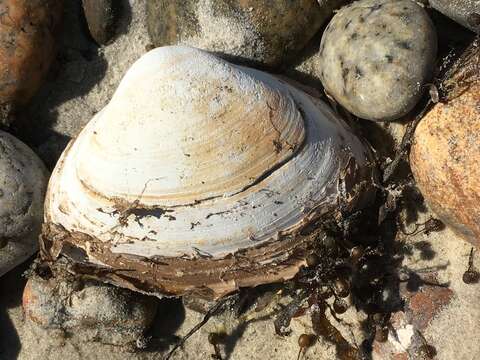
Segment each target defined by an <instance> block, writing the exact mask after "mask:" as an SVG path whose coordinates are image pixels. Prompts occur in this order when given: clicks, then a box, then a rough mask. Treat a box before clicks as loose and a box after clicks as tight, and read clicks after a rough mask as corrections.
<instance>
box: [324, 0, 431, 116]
mask: <svg viewBox="0 0 480 360" xmlns="http://www.w3.org/2000/svg"><path fill="white" fill-rule="evenodd" d="M436 53H437V35H436V31H435V28H434V26H433V24H432V22H431V20H430V18H429V17H428V15H427V14H426V12H425V11H424V10H423V9H422V8H421V7H420V6H418V5H417V4H416V3H415V2H413V1H411V0H396V1H391V0H361V1H357V2H355V3H353V4H351V5H348V6H345V7H344V8H342V9H341V10H340V11H339V12H338V13H337V14H336V15H335V16H334V17H333V19H332V21H331V22H330V23H329V25H328V26H327V28H326V29H325V32H324V34H323V37H322V41H321V44H320V50H319V62H318V66H319V77H320V80H321V81H322V84H323V85H324V87H325V89H326V90H327V92H328V93H330V95H332V96H333V97H334V98H335V100H336V101H337V102H338V103H340V104H341V105H342V106H343V107H345V108H346V109H347V110H348V111H350V112H351V113H353V114H355V115H356V116H358V117H360V118H363V119H369V120H375V121H387V120H394V119H398V118H400V117H402V116H403V115H405V114H407V113H408V112H409V111H410V110H411V109H412V108H413V107H414V106H415V104H416V103H417V102H418V100H419V99H420V97H421V95H422V93H423V91H424V90H425V84H426V82H427V81H428V80H429V78H430V77H431V75H432V71H433V69H434V64H435V59H436Z"/></svg>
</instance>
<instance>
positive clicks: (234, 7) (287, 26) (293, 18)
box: [147, 0, 346, 66]
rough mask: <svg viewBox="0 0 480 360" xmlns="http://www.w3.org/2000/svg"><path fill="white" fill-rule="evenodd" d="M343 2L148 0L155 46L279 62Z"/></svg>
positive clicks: (308, 36)
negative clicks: (179, 46) (185, 46)
mask: <svg viewBox="0 0 480 360" xmlns="http://www.w3.org/2000/svg"><path fill="white" fill-rule="evenodd" d="M345 2H346V1H345V0H321V1H319V2H317V1H316V0H297V1H291V0H278V1H267V0H242V1H240V0H235V1H225V0H199V1H192V0H187V1H186V0H174V1H171V0H149V1H148V2H147V12H148V30H149V33H150V37H151V38H152V41H153V42H154V44H155V45H156V46H163V45H171V44H178V43H182V44H187V45H191V46H195V47H198V48H201V49H205V50H209V51H214V52H216V53H219V54H225V55H228V57H233V58H236V59H237V60H246V61H252V62H258V63H261V64H264V65H268V66H277V65H279V64H280V63H282V62H283V61H284V60H286V59H289V58H291V57H292V55H294V54H295V53H296V52H298V51H299V50H301V49H302V48H303V47H304V46H305V45H306V44H307V42H308V41H309V40H310V39H311V38H312V37H313V35H314V34H315V33H316V32H317V31H318V30H319V29H320V27H321V26H322V24H323V23H324V22H325V20H327V19H328V18H329V17H330V16H331V15H332V14H333V10H334V9H337V8H339V7H340V6H341V5H342V4H344V3H345Z"/></svg>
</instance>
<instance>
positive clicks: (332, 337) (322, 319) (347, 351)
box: [311, 303, 359, 360]
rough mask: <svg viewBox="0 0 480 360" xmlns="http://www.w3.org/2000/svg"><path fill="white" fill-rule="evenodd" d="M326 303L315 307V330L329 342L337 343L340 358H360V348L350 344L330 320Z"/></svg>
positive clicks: (341, 359) (353, 359)
mask: <svg viewBox="0 0 480 360" xmlns="http://www.w3.org/2000/svg"><path fill="white" fill-rule="evenodd" d="M326 309H327V307H326V305H325V303H322V304H319V306H318V307H314V308H313V309H312V312H311V318H312V327H313V331H314V332H315V333H316V334H317V335H319V336H321V337H323V338H324V339H325V340H326V341H328V342H329V343H332V344H333V345H335V350H336V352H337V357H338V359H340V360H357V359H358V358H359V353H358V349H357V348H355V347H353V346H352V345H350V343H349V342H348V341H347V340H346V339H345V338H344V337H343V335H342V334H341V333H340V331H338V329H337V328H336V327H335V326H333V325H332V323H331V322H330V320H328V318H327V316H326V314H325V312H326Z"/></svg>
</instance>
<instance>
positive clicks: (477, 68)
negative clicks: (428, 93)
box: [439, 36, 480, 102]
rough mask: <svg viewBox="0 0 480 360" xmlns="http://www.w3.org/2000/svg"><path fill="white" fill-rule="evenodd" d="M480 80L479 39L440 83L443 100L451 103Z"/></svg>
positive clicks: (469, 47)
mask: <svg viewBox="0 0 480 360" xmlns="http://www.w3.org/2000/svg"><path fill="white" fill-rule="evenodd" d="M479 80H480V39H479V38H478V36H477V38H476V39H475V40H474V41H473V42H472V43H471V44H470V45H469V46H468V47H467V49H466V50H465V51H464V52H463V53H462V55H461V56H460V57H459V58H458V59H457V60H456V61H455V62H454V63H453V65H452V66H451V67H450V68H449V69H448V70H447V71H446V72H445V74H444V76H443V78H442V81H441V83H440V89H439V90H440V92H441V99H442V101H444V102H448V101H451V100H453V99H455V98H457V97H459V96H460V95H462V94H463V93H464V92H465V91H467V90H468V89H469V88H470V86H471V84H473V83H474V82H475V81H479Z"/></svg>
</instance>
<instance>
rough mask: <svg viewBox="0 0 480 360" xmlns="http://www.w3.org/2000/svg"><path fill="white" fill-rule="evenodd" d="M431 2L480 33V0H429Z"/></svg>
mask: <svg viewBox="0 0 480 360" xmlns="http://www.w3.org/2000/svg"><path fill="white" fill-rule="evenodd" d="M429 3H430V6H431V7H433V8H434V9H436V10H438V11H440V12H441V13H442V14H444V15H445V16H448V17H449V18H451V19H453V20H455V21H456V22H458V23H459V24H462V25H463V26H465V27H466V28H468V29H470V30H472V31H474V32H476V33H479V34H480V1H479V0H455V1H452V0H429Z"/></svg>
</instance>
